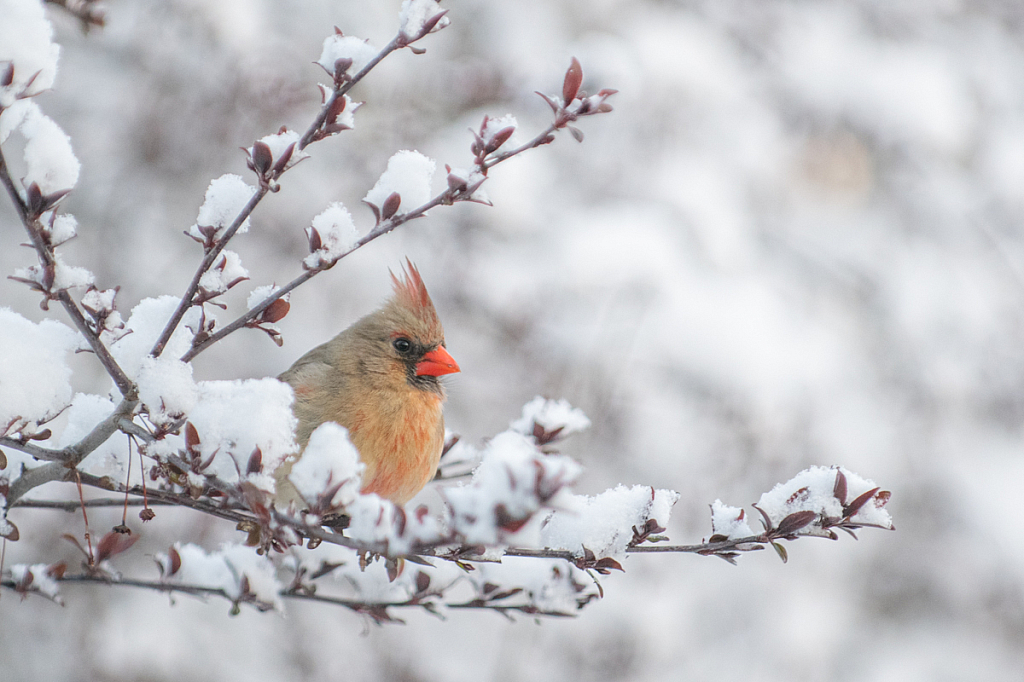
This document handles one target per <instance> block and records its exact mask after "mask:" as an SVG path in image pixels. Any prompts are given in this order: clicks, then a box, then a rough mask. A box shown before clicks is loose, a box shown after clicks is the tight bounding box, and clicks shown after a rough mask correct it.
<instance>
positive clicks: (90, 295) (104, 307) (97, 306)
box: [82, 289, 117, 313]
mask: <svg viewBox="0 0 1024 682" xmlns="http://www.w3.org/2000/svg"><path fill="white" fill-rule="evenodd" d="M116 296H117V289H105V290H102V291H101V290H99V289H90V290H89V291H87V292H85V293H84V294H82V305H83V306H86V307H88V308H91V309H92V310H95V311H96V312H97V313H99V312H101V311H105V312H107V313H109V312H111V311H113V310H114V298H115V297H116Z"/></svg>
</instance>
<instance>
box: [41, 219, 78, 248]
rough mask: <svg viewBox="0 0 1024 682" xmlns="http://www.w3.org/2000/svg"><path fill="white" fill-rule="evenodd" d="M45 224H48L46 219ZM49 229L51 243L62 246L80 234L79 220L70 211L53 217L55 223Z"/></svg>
mask: <svg viewBox="0 0 1024 682" xmlns="http://www.w3.org/2000/svg"><path fill="white" fill-rule="evenodd" d="M43 224H44V225H46V224H47V223H46V221H44V222H43ZM47 231H48V232H49V233H50V244H51V245H53V246H60V245H61V244H63V243H64V242H66V241H68V240H70V239H74V237H75V236H76V235H77V234H78V220H77V219H75V216H73V215H71V214H70V213H61V214H60V215H56V216H54V217H53V224H51V225H49V226H48V227H47Z"/></svg>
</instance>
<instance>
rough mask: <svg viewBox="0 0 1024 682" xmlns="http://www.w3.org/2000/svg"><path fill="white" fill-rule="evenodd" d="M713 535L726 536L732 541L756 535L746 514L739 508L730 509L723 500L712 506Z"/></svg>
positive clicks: (715, 502) (716, 501)
mask: <svg viewBox="0 0 1024 682" xmlns="http://www.w3.org/2000/svg"><path fill="white" fill-rule="evenodd" d="M711 533H712V535H724V536H725V537H727V538H729V539H730V540H738V539H740V538H749V537H751V536H752V535H755V533H754V531H752V530H751V529H750V525H749V524H748V523H747V519H746V512H745V511H744V510H743V509H741V508H739V507H730V506H729V505H727V504H725V503H723V502H722V501H721V500H715V501H714V502H713V503H712V504H711Z"/></svg>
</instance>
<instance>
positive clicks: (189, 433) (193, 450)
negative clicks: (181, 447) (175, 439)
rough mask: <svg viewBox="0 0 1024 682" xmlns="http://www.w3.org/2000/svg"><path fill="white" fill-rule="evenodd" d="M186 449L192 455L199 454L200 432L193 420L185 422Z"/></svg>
mask: <svg viewBox="0 0 1024 682" xmlns="http://www.w3.org/2000/svg"><path fill="white" fill-rule="evenodd" d="M185 449H187V450H188V453H189V454H190V455H198V454H199V432H198V431H196V427H195V426H194V425H193V424H192V422H185Z"/></svg>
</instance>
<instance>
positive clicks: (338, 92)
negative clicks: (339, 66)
mask: <svg viewBox="0 0 1024 682" xmlns="http://www.w3.org/2000/svg"><path fill="white" fill-rule="evenodd" d="M400 47H405V45H403V44H402V40H401V35H396V36H395V37H394V38H392V39H391V42H390V43H388V44H387V45H385V46H384V47H383V48H382V49H381V51H380V52H378V53H377V54H376V56H374V58H373V59H371V60H370V61H368V62H367V63H366V66H364V67H363V68H362V69H360V70H359V73H357V74H356V75H354V76H352V77H351V78H349V79H348V80H346V81H345V82H344V83H342V84H341V85H340V86H337V87H335V88H334V91H333V92H331V96H330V97H328V98H327V101H326V102H324V105H323V106H322V107H320V113H319V114H318V115H317V117H316V119H315V120H314V121H313V123H312V124H311V125H310V126H309V128H308V129H307V130H306V132H305V133H303V135H302V137H301V138H300V139H299V144H298V145H297V146H298V148H299V149H300V150H302V149H305V148H306V147H308V146H309V145H310V144H312V143H313V142H316V139H315V137H316V133H317V131H318V130H320V129H321V128H322V127H323V125H324V123H325V122H326V121H327V117H328V116H330V112H331V107H332V106H333V105H334V102H335V101H336V100H337V99H338V98H339V97H344V96H345V94H346V93H348V91H349V90H351V89H352V88H353V87H355V85H356V83H358V82H359V81H361V80H363V78H365V77H366V75H367V74H368V73H370V71H372V70H373V68H374V67H376V66H377V65H378V64H380V63H381V62H382V61H383V60H384V58H385V57H387V56H388V55H389V54H391V53H392V52H394V51H395V50H397V49H399V48H400Z"/></svg>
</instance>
